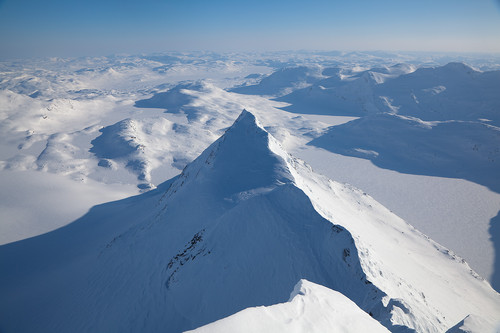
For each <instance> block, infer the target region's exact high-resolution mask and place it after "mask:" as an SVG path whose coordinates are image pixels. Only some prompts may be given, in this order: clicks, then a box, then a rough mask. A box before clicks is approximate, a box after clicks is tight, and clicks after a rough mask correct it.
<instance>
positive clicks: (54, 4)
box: [0, 0, 500, 58]
mask: <svg viewBox="0 0 500 333" xmlns="http://www.w3.org/2000/svg"><path fill="white" fill-rule="evenodd" d="M298 49H315V50H402V51H443V52H500V0H432V1H428V0H420V1H407V0H386V1H373V0H372V1H369V0H350V1H348V0H341V1H340V0H339V1H336V0H330V1H324V0H310V1H308V2H307V1H304V0H301V1H298V0H288V1H276V0H254V1H238V0H233V1H228V0H204V1H202V0H142V1H132V0H120V1H118V0H87V1H73V0H45V1H42V0H0V57H3V58H6V57H25V56H79V55H107V54H112V53H142V52H161V51H186V50H213V51H274V50H298Z"/></svg>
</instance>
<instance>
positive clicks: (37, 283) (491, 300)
mask: <svg viewBox="0 0 500 333" xmlns="http://www.w3.org/2000/svg"><path fill="white" fill-rule="evenodd" d="M499 64H500V59H496V58H494V57H489V58H484V59H482V58H479V57H478V56H475V57H472V56H442V55H433V54H385V53H360V52H356V53H306V52H303V53H269V54H258V55H257V54H255V55H242V54H226V55H219V54H214V53H170V54H168V55H167V54H159V55H143V56H112V57H100V58H81V59H58V58H54V59H39V60H30V61H27V60H26V61H10V62H7V61H5V62H1V63H0V138H1V140H0V179H1V184H2V186H1V191H0V198H1V200H0V242H1V244H4V245H2V246H0V268H1V270H2V272H5V273H3V274H2V275H1V276H0V293H1V294H2V295H3V296H2V298H1V299H0V330H2V332H3V331H5V332H32V331H38V332H54V331H75V332H78V331H106V332H118V331H119V332H123V331H130V332H132V331H144V332H157V331H168V332H181V331H186V330H195V331H196V332H198V331H199V332H212V331H214V332H215V331H217V332H225V331H231V332H247V331H287V332H289V331H290V332H311V331H318V332H328V331H332V332H333V331H339V330H340V331H349V332H357V331H386V330H389V331H392V332H407V331H417V332H446V331H449V332H461V331H464V332H465V331H467V332H489V331H491V332H493V331H495V330H496V329H498V327H499V326H498V323H499V321H500V316H499V314H500V295H499V294H498V293H497V292H496V291H495V290H494V289H497V290H498V289H500V261H499V259H498V258H500V254H499V253H500V250H499V249H500V232H498V231H499V230H500V227H499V225H500V224H499V223H500V220H499V219H498V214H499V211H500V191H499V189H500V183H499V179H500V178H499V177H498V170H500V169H499V166H498V163H499V160H500V159H499V158H500V156H499V154H500V127H499V126H500V124H499V121H500V118H499V110H500V95H498V94H497V93H496V89H495V87H497V86H500V74H499V73H500V72H499V70H498V69H499V68H500V65H499ZM242 110H248V111H243V112H242ZM290 154H291V155H290ZM292 155H293V156H297V157H299V158H301V159H303V160H305V161H307V164H306V163H305V162H303V161H302V160H300V159H299V158H296V157H293V156H292ZM313 169H314V170H315V171H313ZM318 172H320V173H321V174H323V175H324V176H323V175H320V174H318ZM330 179H332V180H330ZM347 183H348V184H347ZM350 184H352V185H350ZM357 188H360V189H362V190H358V189H357ZM113 200H117V201H113ZM379 202H380V203H379ZM382 204H383V205H384V206H385V207H384V206H382ZM386 207H387V208H386ZM397 215H399V216H401V217H402V218H403V219H404V220H403V219H401V218H400V217H398V216H397ZM405 221H406V222H405ZM407 222H408V223H410V224H411V225H410V224H408V223H407ZM414 227H416V228H417V229H418V230H420V231H422V232H424V234H422V233H421V232H420V231H417V229H415V228H414ZM30 237H31V238H30ZM429 237H430V238H429ZM431 239H433V240H431ZM435 241H437V242H439V243H440V244H442V245H440V244H438V243H436V242H435ZM462 258H464V259H462ZM469 265H470V266H469ZM476 272H477V273H476ZM490 284H491V285H490ZM491 286H493V288H492V287H491ZM292 290H293V292H292V293H291V294H290V292H291V291H292ZM287 300H288V302H287ZM245 309H246V310H245ZM27 313H29V314H30V316H29V317H26V314H27ZM226 317H227V318H226ZM224 318H225V319H224ZM214 321H215V322H214Z"/></svg>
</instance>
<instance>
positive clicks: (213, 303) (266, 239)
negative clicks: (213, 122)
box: [0, 111, 500, 332]
mask: <svg viewBox="0 0 500 333" xmlns="http://www.w3.org/2000/svg"><path fill="white" fill-rule="evenodd" d="M0 267H1V268H2V274H1V275H0V294H1V295H2V297H1V298H0V327H1V328H2V330H4V331H5V332H11V331H12V332H14V331H15V332H33V331H37V332H55V331H64V332H70V331H71V332H89V331H92V332H97V331H99V332H137V331H140V332H159V331H162V332H164V331H167V332H181V331H185V330H190V329H195V328H198V327H200V326H203V325H207V324H209V323H211V322H214V321H216V320H219V319H222V318H224V317H228V316H230V315H233V314H235V313H236V312H238V311H241V310H244V309H246V308H249V307H256V306H266V308H257V309H248V310H244V311H243V312H240V313H238V314H236V315H235V316H233V317H230V318H228V319H225V320H222V321H221V322H218V323H214V324H212V325H214V326H212V325H209V326H207V327H205V328H200V331H201V332H205V331H206V332H211V331H214V329H217V327H221V328H224V329H227V330H226V331H231V332H237V331H241V332H243V331H245V328H244V327H246V325H247V323H248V321H249V320H254V319H253V318H259V319H260V318H265V319H264V320H265V321H264V323H265V322H267V323H268V324H269V325H270V326H269V327H276V330H277V331H287V332H288V331H297V332H305V331H315V330H316V331H318V330H319V329H320V330H321V331H323V332H328V331H334V329H335V328H338V327H345V328H346V329H347V330H350V331H355V330H358V327H363V328H366V331H375V330H379V331H384V330H385V329H388V330H389V331H392V332H409V331H416V332H445V331H447V330H448V329H450V328H452V327H454V329H461V328H462V327H467V328H470V327H472V329H471V331H472V332H488V331H493V329H494V328H495V325H496V323H498V322H499V321H500V295H499V294H498V293H496V292H495V291H494V290H493V289H492V288H491V286H490V285H489V284H488V283H487V282H486V281H484V280H483V279H482V278H481V277H479V276H478V275H477V274H476V273H474V272H473V271H472V270H471V269H470V268H469V266H468V265H467V264H466V263H465V262H464V261H463V260H462V259H461V258H459V257H457V256H456V255H454V254H453V253H452V252H451V251H449V250H447V249H446V248H444V247H442V246H440V245H439V244H437V243H435V242H433V241H432V240H430V239H428V238H427V237H426V236H425V235H423V234H421V233H420V232H418V231H417V230H415V229H414V228H413V227H412V226H410V225H408V224H407V223H405V222H404V221H403V220H401V219H400V218H399V217H397V216H395V215H394V214H393V213H391V212H390V211H389V210H387V209H386V208H385V207H383V206H382V205H380V204H379V203H377V202H376V201H375V200H374V199H373V198H371V197H370V196H368V195H366V193H364V192H362V191H360V190H357V189H355V188H353V187H351V186H348V185H343V184H339V183H337V182H334V181H331V180H329V179H327V178H326V177H323V176H320V175H317V174H315V173H314V172H313V171H312V170H311V168H310V167H309V166H308V165H307V164H305V163H304V162H302V161H301V160H298V159H296V158H294V157H292V156H290V155H289V154H288V153H287V152H286V151H285V150H284V149H283V148H282V147H281V145H280V144H279V143H278V141H277V140H276V139H275V138H274V137H273V136H272V135H270V134H269V133H268V132H267V131H266V130H265V129H264V128H263V127H262V126H261V125H260V124H259V122H258V120H257V119H256V118H255V116H254V115H253V114H252V113H251V112H248V111H243V112H242V113H241V115H240V116H239V117H238V119H237V120H236V121H235V122H234V124H233V125H232V126H231V127H230V128H229V129H227V130H226V132H225V134H224V135H223V136H222V137H220V138H219V139H218V140H217V141H215V142H214V143H213V144H212V145H210V147H208V148H207V149H206V150H205V151H204V152H203V153H202V154H201V155H200V156H199V157H198V158H196V159H195V160H194V161H193V162H192V163H190V164H188V165H187V166H186V167H185V168H184V170H183V172H182V173H181V174H180V175H179V176H177V177H175V178H173V179H171V180H169V181H167V182H165V183H163V184H161V185H159V186H158V188H157V189H155V190H152V191H150V192H147V193H145V194H143V195H140V196H136V197H131V198H128V199H125V200H121V201H117V202H112V203H108V204H103V205H100V206H96V207H94V208H93V209H91V211H90V212H89V213H88V214H86V215H85V216H83V217H82V218H80V219H79V220H77V221H75V222H74V223H72V224H70V225H68V226H67V227H64V228H61V229H58V230H56V231H54V232H51V233H48V234H45V235H41V236H38V237H35V238H31V239H27V240H23V241H20V242H17V243H11V244H8V245H4V246H2V247H0ZM301 279H305V280H307V281H311V282H305V281H303V282H301V283H300V284H299V285H298V286H297V288H296V289H295V293H294V294H292V296H294V297H292V299H291V300H290V301H289V303H285V304H278V303H283V302H285V301H286V300H287V299H289V295H290V291H291V290H294V286H296V285H297V282H298V281H300V280H301ZM297 290H298V291H297ZM275 304H278V305H275ZM315 309H321V311H320V312H319V313H317V312H316V310H315ZM261 312H262V313H263V314H262V315H261V314H260V313H261ZM26 314H33V315H29V316H27V315H26ZM256 316H257V317H256ZM336 318H337V319H336ZM372 318H373V319H372ZM471 318H472V319H471ZM240 320H241V324H240ZM218 325H222V326H218ZM235 325H236V326H235ZM239 325H241V327H240V326H239ZM272 325H276V326H272ZM357 325H358V326H357ZM384 327H385V328H384ZM256 328H259V329H260V328H261V326H258V327H257V326H256ZM372 328H373V329H372ZM222 331H224V330H222ZM358 331H359V330H358Z"/></svg>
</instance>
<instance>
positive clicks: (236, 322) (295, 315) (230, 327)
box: [190, 280, 389, 333]
mask: <svg viewBox="0 0 500 333" xmlns="http://www.w3.org/2000/svg"><path fill="white" fill-rule="evenodd" d="M190 332H193V333H195V332H196V333H210V332H217V333H224V332H231V333H243V332H290V333H298V332H304V333H306V332H307V333H313V332H317V333H327V332H346V333H347V332H352V333H357V332H389V331H388V330H387V329H386V328H385V327H383V326H382V325H380V323H378V322H377V321H376V320H374V319H373V318H371V317H370V316H369V315H368V314H367V313H366V312H364V311H362V310H361V309H360V308H358V307H357V306H356V304H354V303H353V302H352V301H350V300H349V299H348V298H347V297H345V296H344V295H342V294H340V293H338V292H335V291H333V290H331V289H328V288H325V287H323V286H320V285H318V284H315V283H312V282H309V281H307V280H300V281H299V283H297V284H296V285H295V288H294V289H293V291H292V293H291V294H290V299H289V300H288V302H287V303H281V304H276V305H271V306H269V307H256V308H249V309H245V310H243V311H240V312H238V313H236V314H234V315H232V316H230V317H228V318H224V319H221V320H219V321H216V322H214V323H211V324H208V325H206V326H203V327H200V328H198V329H196V330H194V331H190Z"/></svg>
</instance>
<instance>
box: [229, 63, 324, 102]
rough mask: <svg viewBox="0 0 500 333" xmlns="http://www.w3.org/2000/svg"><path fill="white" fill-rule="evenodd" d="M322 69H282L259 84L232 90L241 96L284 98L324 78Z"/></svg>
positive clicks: (303, 67) (304, 67) (302, 67)
mask: <svg viewBox="0 0 500 333" xmlns="http://www.w3.org/2000/svg"><path fill="white" fill-rule="evenodd" d="M321 72H322V70H321V68H320V67H306V66H300V67H288V68H282V69H280V70H278V71H276V72H274V73H272V74H271V75H269V76H266V77H264V78H263V79H262V80H261V81H260V82H259V83H258V84H256V85H249V86H241V87H236V88H233V89H231V91H233V92H236V93H239V94H250V95H272V96H283V95H286V94H288V93H290V92H292V91H293V90H295V89H299V88H303V87H307V86H309V85H310V84H312V83H313V82H316V81H318V80H320V79H321V78H323V75H322V73H321Z"/></svg>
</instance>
